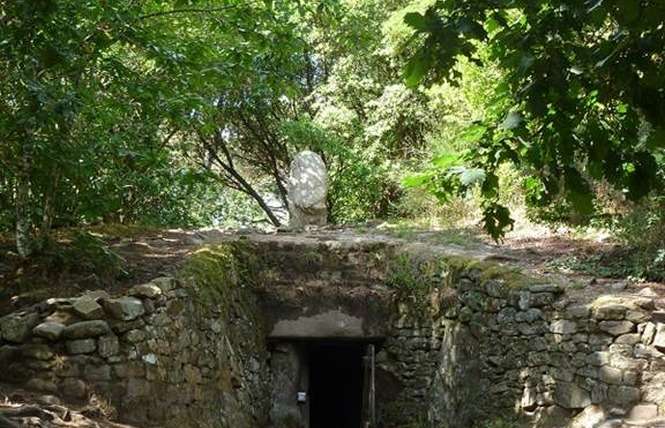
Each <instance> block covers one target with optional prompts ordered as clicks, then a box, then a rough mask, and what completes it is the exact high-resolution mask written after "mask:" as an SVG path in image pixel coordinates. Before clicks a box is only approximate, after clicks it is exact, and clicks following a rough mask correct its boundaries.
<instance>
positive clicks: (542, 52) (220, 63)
mask: <svg viewBox="0 0 665 428" xmlns="http://www.w3.org/2000/svg"><path fill="white" fill-rule="evenodd" d="M664 21H665V6H664V5H663V4H662V2H659V1H652V0H642V1H639V2H637V1H624V0H593V1H591V0H590V1H586V2H576V3H574V4H573V3H571V2H566V1H563V0H539V1H530V0H529V1H527V0H478V1H476V0H474V1H469V0H466V1H464V0H438V1H435V0H388V1H386V0H383V1H381V0H301V1H292V0H272V1H255V2H254V1H251V2H250V1H243V0H146V1H134V0H118V1H112V2H108V1H93V0H40V1H33V0H11V1H10V0H0V76H2V77H1V78H0V142H1V145H0V231H2V232H9V231H12V232H15V233H16V237H17V239H16V244H17V248H18V251H19V253H20V254H21V255H23V256H27V255H28V254H30V253H31V252H32V251H34V250H36V249H37V250H39V249H41V250H42V251H43V252H45V251H48V249H49V242H48V240H49V236H50V231H51V230H52V229H53V228H59V227H68V226H80V225H92V224H99V223H110V222H113V223H127V224H133V223H138V224H150V225H157V226H171V225H173V226H201V225H218V224H227V225H234V226H237V225H240V224H258V223H266V222H268V223H272V224H273V225H274V226H279V225H281V223H282V222H283V221H284V219H285V216H284V213H285V212H286V210H287V208H288V204H289V201H288V198H287V190H286V189H287V175H288V168H289V165H290V162H291V159H292V158H293V156H294V154H296V153H297V152H298V151H300V150H304V149H310V150H314V151H316V152H318V153H320V154H321V155H322V157H323V159H324V160H325V162H326V164H327V166H328V169H329V173H330V178H331V183H330V192H329V198H328V199H329V200H328V206H329V215H330V220H331V221H332V222H336V223H346V222H352V223H355V222H362V221H365V220H371V219H387V218H396V217H407V218H409V219H414V218H416V217H419V216H427V215H429V216H438V217H445V219H447V220H451V219H455V218H458V217H461V216H469V215H473V214H475V213H476V205H479V209H480V213H479V215H480V216H481V217H482V221H483V223H484V226H485V229H486V230H487V231H488V232H489V234H490V235H491V236H493V237H494V238H500V237H501V236H503V234H504V233H505V232H506V231H507V230H508V229H509V228H510V227H511V225H512V223H513V220H512V219H511V215H510V210H509V205H511V204H514V203H515V201H516V200H517V199H519V197H523V198H524V199H525V202H526V203H527V204H528V205H529V206H530V207H531V208H530V211H529V212H530V214H531V215H532V216H533V217H534V218H537V219H538V220H541V221H548V222H561V221H565V222H568V223H570V222H577V223H579V222H588V221H595V222H603V223H602V224H603V225H604V226H607V225H610V226H611V227H613V228H614V229H615V230H616V231H618V233H619V235H620V236H627V235H630V234H631V232H630V231H631V230H633V229H631V227H641V226H630V225H631V224H636V225H637V224H638V223H639V222H638V221H635V218H638V217H639V218H640V219H644V218H649V219H653V221H651V223H650V224H649V226H648V227H650V228H653V230H660V229H659V228H660V224H661V223H664V222H665V221H663V220H662V216H661V215H658V210H660V208H659V207H661V206H662V199H661V198H660V196H659V194H661V193H662V184H663V166H664V165H665V160H663V151H662V150H663V147H664V145H665V141H664V140H663V138H665V130H664V129H663V123H665V93H664V89H663V88H665V72H663V61H664V60H665V32H664V31H663V26H664V25H665V23H664ZM423 189H424V190H425V191H426V192H429V194H431V195H434V197H435V198H436V199H437V200H438V201H439V203H440V205H439V206H437V205H436V204H435V203H434V202H433V201H434V200H435V198H434V197H430V196H429V195H427V194H425V192H423ZM468 195H471V199H473V198H475V199H476V200H478V201H479V202H478V204H476V203H475V202H474V203H473V204H466V202H464V201H463V200H462V198H463V197H466V196H468ZM645 198H646V199H647V200H646V202H645V203H643V204H642V205H640V206H634V205H630V204H629V203H627V202H626V200H633V201H636V200H641V199H645ZM465 204H466V205H465ZM608 207H612V209H611V210H608ZM617 207H618V208H617ZM610 211H611V213H612V214H616V213H620V214H621V215H627V217H625V218H624V220H621V221H619V222H617V220H616V217H613V216H612V215H608V212H610ZM645 211H646V212H647V213H648V214H645V215H637V216H636V215H635V213H640V212H645ZM639 224H641V223H639ZM662 241H663V239H655V240H654V241H653V243H651V244H649V245H650V248H651V249H654V250H655V251H659V250H660V249H662V247H663V245H662V244H663V242H662ZM651 249H650V250H649V251H650V252H649V254H652V250H651ZM661 258H662V257H661Z"/></svg>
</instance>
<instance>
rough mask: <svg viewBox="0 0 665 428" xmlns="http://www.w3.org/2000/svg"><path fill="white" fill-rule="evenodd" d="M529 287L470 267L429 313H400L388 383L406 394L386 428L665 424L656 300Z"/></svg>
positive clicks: (389, 352) (385, 375) (389, 351)
mask: <svg viewBox="0 0 665 428" xmlns="http://www.w3.org/2000/svg"><path fill="white" fill-rule="evenodd" d="M443 265H445V263H443ZM485 268H487V266H486V267H485ZM511 279H512V280H513V281H515V280H516V279H515V278H511ZM523 279H524V278H522V279H520V280H517V284H515V283H511V280H507V279H503V278H501V275H497V277H493V276H491V275H490V276H487V275H486V272H483V268H470V269H461V270H459V271H457V272H456V273H454V274H452V275H449V276H448V277H447V278H443V279H441V280H440V281H441V284H443V285H442V286H441V287H438V288H437V287H435V289H434V291H433V293H432V294H430V295H429V296H427V298H428V300H429V302H428V304H427V308H426V310H424V311H423V310H422V309H421V310H418V311H414V310H413V305H402V309H401V311H398V314H399V316H398V317H397V318H395V319H394V320H393V330H392V334H391V335H390V336H389V337H388V338H387V340H386V342H385V346H384V349H383V351H382V352H381V354H380V355H379V358H378V361H379V376H380V379H379V380H378V382H385V383H386V384H393V385H399V387H398V388H394V393H393V399H394V401H393V402H392V403H389V404H387V405H384V406H381V407H380V419H381V420H382V421H383V424H384V426H407V425H408V424H409V423H410V421H414V420H416V421H419V423H420V424H421V426H431V427H450V428H457V427H459V428H464V427H470V426H474V424H478V425H479V426H482V425H483V423H486V422H487V421H492V420H494V419H496V418H497V417H505V418H506V419H507V420H512V421H515V423H518V424H524V425H527V426H542V427H567V426H571V427H576V428H582V427H584V428H594V427H595V428H597V427H601V426H603V427H610V426H612V427H620V426H665V422H664V421H665V354H663V353H662V351H665V342H664V340H665V323H664V322H665V313H664V312H662V311H657V310H655V307H654V300H653V299H651V298H646V297H639V296H622V297H618V296H614V297H613V296H611V295H605V296H603V297H600V298H594V297H592V296H586V297H584V296H581V297H571V296H570V295H569V293H566V292H565V287H564V286H562V285H557V284H552V283H539V282H538V280H537V279H535V278H531V279H528V278H527V280H526V281H524V280H523ZM423 314H425V315H423ZM384 403H385V401H384ZM603 424H605V425H603ZM633 424H636V425H633ZM654 424H656V425H654ZM658 424H660V425H658Z"/></svg>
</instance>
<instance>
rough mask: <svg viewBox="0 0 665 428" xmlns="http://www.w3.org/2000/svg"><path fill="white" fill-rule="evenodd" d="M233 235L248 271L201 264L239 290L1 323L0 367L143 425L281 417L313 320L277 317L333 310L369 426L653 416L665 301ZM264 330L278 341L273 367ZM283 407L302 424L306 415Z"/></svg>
mask: <svg viewBox="0 0 665 428" xmlns="http://www.w3.org/2000/svg"><path fill="white" fill-rule="evenodd" d="M243 242H244V243H243V245H241V246H230V247H229V248H233V249H234V251H236V252H237V253H238V254H235V255H233V254H232V256H234V257H231V259H234V258H237V259H238V260H240V259H242V260H244V261H243V263H244V264H243V266H241V267H240V268H239V266H237V265H234V263H235V262H233V261H229V260H230V259H225V260H227V262H228V263H229V265H228V266H223V267H222V268H221V269H219V270H214V269H213V270H212V271H210V272H207V273H205V274H204V275H203V276H204V279H205V281H203V282H205V283H206V284H207V285H210V284H211V283H215V284H217V283H218V284H222V285H223V284H227V283H228V284H231V285H233V284H235V285H236V286H235V287H228V288H224V289H223V290H222V291H221V292H220V293H207V292H206V289H205V288H204V287H203V286H202V283H201V281H199V280H198V279H196V278H190V277H187V276H182V277H179V279H178V280H176V279H174V278H159V279H156V280H154V281H152V282H150V283H148V284H143V285H140V286H136V287H134V288H132V289H131V290H129V291H128V292H126V293H124V294H123V295H120V296H113V297H111V296H108V295H107V294H106V293H103V292H97V293H89V294H87V295H84V296H80V297H78V298H73V299H58V298H54V299H49V300H47V301H46V302H43V303H42V304H39V305H36V306H34V307H31V308H27V309H25V310H22V311H19V312H15V313H13V314H10V315H8V316H5V317H3V318H0V337H1V338H2V339H1V342H0V367H2V368H3V370H0V380H3V381H11V382H15V383H16V384H17V385H19V386H21V387H26V388H30V389H35V390H41V391H44V392H46V393H56V394H58V395H64V396H66V397H68V398H69V399H72V400H87V399H89V398H90V397H91V395H92V394H94V395H95V396H97V397H101V398H103V399H104V400H108V401H109V402H110V403H111V405H112V406H114V407H115V408H116V409H117V410H118V413H119V415H120V416H121V420H124V421H127V422H133V423H135V424H136V425H138V426H165V427H170V426H174V427H175V426H182V427H190V426H197V427H198V426H201V427H205V426H210V427H213V426H215V427H217V426H219V427H234V428H235V427H240V428H243V427H248V428H249V427H257V428H260V427H269V426H280V425H275V424H274V421H271V420H270V412H271V409H272V411H273V419H274V418H275V415H285V414H286V415H291V416H293V415H294V414H295V412H292V411H291V410H292V408H293V401H289V400H293V399H295V397H293V391H291V390H289V389H288V388H285V387H283V385H286V384H287V382H286V378H285V377H284V376H285V373H287V374H288V373H300V372H302V370H300V369H301V368H302V367H300V365H301V364H302V363H301V362H299V361H298V360H297V359H293V358H291V359H290V357H289V355H290V354H289V353H288V352H287V351H288V349H287V348H283V347H284V346H288V335H289V334H291V335H293V336H294V338H296V339H297V340H299V341H300V340H307V339H308V337H304V336H306V335H305V334H304V333H302V331H309V330H307V329H303V330H302V331H300V330H298V329H296V328H291V330H293V331H291V332H290V333H289V331H286V333H284V332H283V330H284V329H282V330H279V329H278V328H277V327H279V325H280V323H284V322H287V324H288V325H289V326H292V325H296V326H299V325H300V324H299V323H301V324H302V325H303V326H305V327H308V326H309V324H308V322H310V321H311V322H315V323H319V324H320V323H322V322H323V321H326V320H327V319H328V318H325V317H323V318H322V316H323V315H326V314H328V315H329V314H331V313H335V314H337V313H338V312H339V313H340V314H342V315H343V316H341V315H340V317H332V318H331V319H332V321H330V322H328V324H329V323H331V322H332V323H337V321H339V320H341V321H345V320H347V319H351V318H349V317H352V319H353V320H355V319H358V323H357V324H358V325H357V326H356V324H353V323H351V324H352V325H354V326H355V327H354V328H356V330H354V331H356V333H353V331H343V332H342V333H344V334H343V336H344V338H345V339H349V340H352V339H354V337H350V336H349V335H351V336H353V334H355V335H356V336H357V337H355V339H357V340H365V341H367V340H368V339H371V340H372V343H378V350H379V352H378V354H377V358H376V361H377V379H376V390H377V414H378V420H379V427H382V428H392V427H417V428H421V427H428V428H470V427H473V426H481V427H482V426H484V424H486V423H487V422H488V421H492V420H494V419H496V418H498V417H505V418H507V419H509V420H516V423H519V424H524V425H525V426H538V427H571V428H573V427H574V428H592V427H593V428H599V427H610V426H612V427H621V426H665V423H663V422H662V421H663V419H664V418H665V354H664V353H663V352H665V312H663V311H661V310H659V309H658V308H656V306H655V304H654V300H653V299H652V298H648V297H641V296H638V295H628V294H627V293H625V294H623V295H613V294H612V292H610V293H609V294H605V295H602V296H601V295H599V294H596V295H594V294H585V293H582V292H576V291H575V290H573V289H570V288H569V285H567V284H564V283H555V282H552V281H549V280H545V279H543V278H538V277H528V276H524V275H522V274H518V273H515V272H514V271H513V270H510V269H504V268H499V267H498V265H497V264H496V263H489V262H482V261H479V259H480V257H478V256H476V255H473V256H460V255H459V254H458V253H459V252H458V253H456V254H455V255H454V256H453V255H451V254H449V253H446V252H445V251H434V250H433V249H430V248H426V251H424V252H423V251H420V250H422V248H421V249H420V250H418V249H417V248H415V247H413V246H410V247H407V246H404V244H403V243H399V242H397V243H396V242H386V241H380V242H377V241H372V240H371V239H355V238H354V239H349V240H347V241H345V242H338V241H336V240H334V239H328V240H326V239H309V240H307V239H301V238H298V237H296V236H286V237H280V236H277V237H266V236H261V237H258V238H248V239H245V240H243ZM239 253H242V257H240V256H239V257H235V256H238V255H239ZM421 253H424V254H425V256H423V255H422V254H421ZM404 254H406V255H407V257H403V255H404ZM227 255H228V254H227ZM224 257H226V256H224ZM224 257H222V258H224ZM423 267H424V268H423ZM421 268H422V269H421ZM238 272H250V273H252V275H253V277H252V281H249V282H243V281H241V280H240V279H239V276H238ZM239 283H242V284H240V285H241V286H237V285H239ZM322 320H323V321H322ZM341 321H340V322H339V323H341V324H344V322H341ZM289 323H290V324H289ZM339 323H338V324H339ZM324 324H325V323H324ZM351 324H350V325H351ZM317 325H318V324H317ZM286 330H289V329H286ZM275 331H278V332H279V334H276V333H275ZM330 331H333V330H326V331H325V332H324V333H325V334H323V333H322V334H320V335H319V336H317V332H316V331H313V332H310V333H307V334H309V335H311V336H312V337H311V338H310V339H318V340H320V339H322V338H325V337H329V336H330V334H331V333H330ZM335 331H336V330H335ZM298 332H300V333H298ZM271 333H272V334H273V335H275V336H279V337H278V339H279V340H280V342H279V343H277V344H273V345H274V349H275V350H276V353H275V354H273V356H272V357H273V361H272V363H273V364H272V368H273V369H274V370H275V371H274V372H273V373H271V372H270V368H271V367H270V362H271V361H270V353H269V351H268V348H267V345H266V338H267V337H269V336H270V335H271ZM296 333H298V334H296ZM346 333H349V334H346ZM351 333H353V334H351ZM335 334H337V333H335ZM340 334H341V333H340ZM273 339H274V338H273ZM280 366H281V367H282V368H281V369H279V367H280ZM280 370H281V371H280ZM303 379H304V378H303ZM301 380H302V379H301ZM301 380H299V381H298V382H296V383H297V384H296V383H294V385H295V386H294V388H296V389H298V390H299V389H300V388H303V387H302V386H301V385H300V384H301V383H302V382H301ZM303 382H304V381H303ZM271 383H272V384H271ZM275 392H277V394H275ZM271 393H273V396H272V397H271ZM278 400H281V402H280V403H281V404H283V405H284V406H282V407H280V405H281V404H280V403H277V404H278V405H277V406H275V405H274V404H275V403H273V401H278ZM291 416H289V417H290V419H292V420H296V422H295V425H293V424H291V425H289V426H298V423H300V422H299V421H301V420H302V416H301V417H300V419H297V418H296V419H294V417H291ZM659 421H660V422H659ZM603 424H605V425H603ZM654 424H655V425H654ZM658 424H661V425H658Z"/></svg>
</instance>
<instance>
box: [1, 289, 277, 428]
mask: <svg viewBox="0 0 665 428" xmlns="http://www.w3.org/2000/svg"><path fill="white" fill-rule="evenodd" d="M199 294H200V290H198V289H197V286H196V284H195V283H187V282H181V281H176V280H175V279H174V278H158V279H155V280H153V281H152V282H150V283H147V284H143V285H139V286H136V287H133V288H132V289H131V290H129V292H128V293H126V294H125V295H122V296H118V297H115V298H111V297H110V296H108V294H106V293H105V292H93V293H88V294H86V295H83V296H81V297H78V298H71V299H57V298H55V299H49V300H47V301H45V302H43V303H42V304H39V305H36V306H34V307H31V308H28V309H26V310H23V311H21V312H18V313H13V314H10V315H8V316H6V317H4V318H1V319H0V332H1V335H2V341H1V342H0V367H2V368H3V370H1V371H0V379H1V380H3V381H9V382H13V383H16V384H18V386H21V387H25V388H27V389H30V390H37V391H43V392H44V393H48V394H58V395H61V396H64V397H65V398H66V399H68V400H70V401H73V402H77V401H78V402H85V401H88V400H90V399H91V398H93V397H94V398H93V399H94V400H97V401H99V400H102V401H104V402H107V403H108V404H109V405H110V407H112V408H115V410H116V411H117V413H118V414H119V415H120V419H121V420H123V421H125V422H129V423H133V424H136V425H138V426H159V427H183V426H185V427H187V426H190V427H193V426H197V427H206V426H207V427H234V428H235V427H246V428H254V427H257V426H263V425H265V424H266V422H267V421H266V417H267V411H268V408H269V407H268V406H269V397H268V395H267V393H266V391H267V383H268V380H269V375H268V372H267V357H268V354H267V351H266V347H265V343H264V340H263V334H262V330H261V325H260V323H259V321H258V320H257V318H256V313H257V312H258V311H256V310H255V300H253V296H251V295H248V294H247V293H244V292H231V295H232V298H231V301H230V304H229V305H226V306H225V305H223V304H222V302H216V301H214V300H212V301H206V302H200V301H199V299H198V298H197V296H198V295H199Z"/></svg>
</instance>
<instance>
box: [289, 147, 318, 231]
mask: <svg viewBox="0 0 665 428" xmlns="http://www.w3.org/2000/svg"><path fill="white" fill-rule="evenodd" d="M288 194H289V213H290V215H291V217H290V226H291V227H292V228H296V229H298V228H302V227H304V226H310V225H311V226H323V225H325V224H326V221H327V217H328V210H327V207H326V197H327V195H328V171H327V170H326V165H325V163H324V162H323V159H321V156H319V155H318V154H316V153H314V152H311V151H307V150H306V151H303V152H300V153H298V154H297V155H296V156H295V158H294V159H293V162H291V171H290V173H289V185H288Z"/></svg>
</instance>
